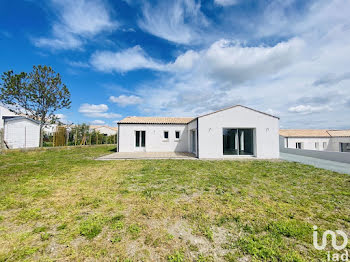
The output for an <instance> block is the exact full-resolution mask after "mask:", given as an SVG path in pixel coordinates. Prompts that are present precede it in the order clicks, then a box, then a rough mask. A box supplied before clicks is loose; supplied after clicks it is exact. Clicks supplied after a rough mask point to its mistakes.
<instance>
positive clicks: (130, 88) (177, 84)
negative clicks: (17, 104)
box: [0, 0, 350, 129]
mask: <svg viewBox="0 0 350 262" xmlns="http://www.w3.org/2000/svg"><path fill="white" fill-rule="evenodd" d="M349 14H350V1H349V0H333V1H332V0H317V1H313V0H310V1H306V0H274V1H272V0H208V1H204V0H203V1H200V0H169V1H166V0H155V1H153V0H152V1H146V0H119V1H118V0H74V1H71V0H45V1H44V0H43V1H40V0H35V1H34V0H22V1H20V0H11V1H6V0H4V1H1V3H0V72H5V71H8V70H14V72H16V73H20V72H22V71H26V72H30V71H31V70H32V66H33V65H39V64H41V65H48V66H51V67H52V68H53V69H54V70H55V71H56V72H59V73H60V75H61V77H62V80H63V83H65V84H66V85H67V87H68V88H69V90H70V92H71V100H72V106H71V108H70V109H65V110H61V111H59V112H57V115H58V116H59V117H60V118H61V120H62V121H69V122H74V123H89V124H103V125H110V126H116V123H117V121H118V120H121V119H122V118H124V117H126V116H178V117H181V116H193V117H195V116H198V115H201V114H204V113H208V112H211V111H214V110H218V109H221V108H225V107H228V106H232V105H236V104H242V105H245V106H248V107H252V108H254V109H257V110H261V111H264V112H267V113H270V114H273V115H276V116H278V117H280V126H281V128H327V129H344V128H347V129H349V128H350V15H349Z"/></svg>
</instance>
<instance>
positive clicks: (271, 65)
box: [199, 38, 303, 83]
mask: <svg viewBox="0 0 350 262" xmlns="http://www.w3.org/2000/svg"><path fill="white" fill-rule="evenodd" d="M302 46H303V41H302V40H301V39H298V38H294V39H291V40H289V41H287V42H280V43H278V44H277V45H275V46H272V47H264V46H257V47H245V46H242V45H240V44H235V43H232V42H231V41H227V40H220V41H217V42H215V43H214V44H213V45H211V46H210V48H209V49H208V50H205V51H204V53H203V54H202V57H203V58H204V61H202V62H199V64H201V65H205V67H206V68H204V69H203V70H204V71H205V70H208V72H209V73H210V74H212V75H213V77H215V78H220V79H222V80H228V81H231V82H235V83H239V82H244V81H246V80H254V79H255V78H256V77H258V76H266V75H270V74H274V73H276V72H278V71H280V70H281V69H282V68H284V67H285V66H288V65H290V64H291V63H292V62H293V61H295V59H296V57H297V56H298V54H299V52H300V50H301V48H302Z"/></svg>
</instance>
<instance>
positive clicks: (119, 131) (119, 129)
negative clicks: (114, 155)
mask: <svg viewBox="0 0 350 262" xmlns="http://www.w3.org/2000/svg"><path fill="white" fill-rule="evenodd" d="M119 133H120V124H119V123H118V141H117V152H119Z"/></svg>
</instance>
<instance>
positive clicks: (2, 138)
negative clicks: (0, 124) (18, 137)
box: [0, 129, 5, 149]
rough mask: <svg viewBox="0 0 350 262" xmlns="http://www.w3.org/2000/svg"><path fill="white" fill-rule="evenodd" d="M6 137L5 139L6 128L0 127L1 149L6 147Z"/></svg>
mask: <svg viewBox="0 0 350 262" xmlns="http://www.w3.org/2000/svg"><path fill="white" fill-rule="evenodd" d="M4 139H5V134H4V129H0V149H2V148H4Z"/></svg>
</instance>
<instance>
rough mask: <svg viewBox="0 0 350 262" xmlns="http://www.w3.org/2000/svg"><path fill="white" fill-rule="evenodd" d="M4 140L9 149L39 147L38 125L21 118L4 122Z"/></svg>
mask: <svg viewBox="0 0 350 262" xmlns="http://www.w3.org/2000/svg"><path fill="white" fill-rule="evenodd" d="M4 131H5V134H4V139H5V141H6V143H7V145H8V146H9V148H11V149H12V148H13V149H15V148H31V147H39V142H40V125H39V124H37V123H34V122H33V121H30V120H28V119H25V118H22V119H18V120H11V121H5V126H4Z"/></svg>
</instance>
